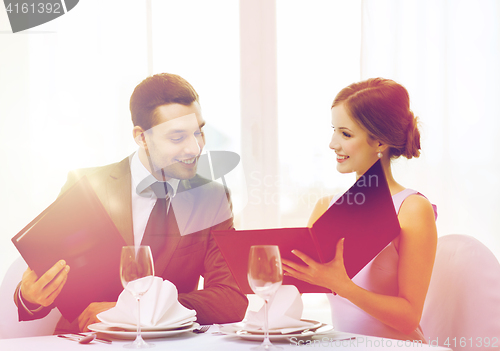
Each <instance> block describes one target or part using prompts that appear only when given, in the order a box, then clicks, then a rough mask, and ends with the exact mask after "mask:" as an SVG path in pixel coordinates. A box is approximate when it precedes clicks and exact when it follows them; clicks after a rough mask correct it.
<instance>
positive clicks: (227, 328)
mask: <svg viewBox="0 0 500 351" xmlns="http://www.w3.org/2000/svg"><path fill="white" fill-rule="evenodd" d="M311 322H313V321H311ZM315 323H316V322H315ZM320 325H321V326H320V327H319V328H318V329H316V330H308V329H306V330H304V331H302V332H297V333H290V334H269V339H270V340H286V339H289V338H293V337H295V338H306V337H311V336H313V335H317V334H323V333H328V332H331V331H332V330H333V326H331V325H328V324H323V323H320ZM219 332H221V333H222V334H226V335H233V336H237V337H240V338H242V339H245V340H255V341H262V340H263V339H264V334H252V333H250V332H248V331H247V330H244V329H242V328H241V324H239V323H235V324H229V325H224V326H221V327H219Z"/></svg>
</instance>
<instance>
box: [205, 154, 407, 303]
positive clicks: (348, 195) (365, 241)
mask: <svg viewBox="0 0 500 351" xmlns="http://www.w3.org/2000/svg"><path fill="white" fill-rule="evenodd" d="M400 230H401V228H400V226H399V221H398V217H397V214H396V211H395V208H394V204H393V201H392V197H391V193H390V191H389V187H388V185H387V181H386V178H385V174H384V171H383V169H382V166H381V163H380V160H378V161H377V162H375V164H373V166H372V167H370V169H369V170H368V171H367V172H366V173H365V174H364V175H363V176H361V177H360V178H359V179H358V180H357V181H356V183H355V184H354V185H353V186H352V187H351V188H350V189H349V190H348V191H346V192H345V193H344V194H343V195H342V196H341V197H340V198H339V199H338V200H337V201H336V202H335V203H334V204H332V206H330V208H329V209H328V210H327V211H326V212H325V213H324V214H323V215H322V216H321V217H320V218H319V219H318V220H317V221H316V222H315V223H314V224H313V226H312V227H311V228H308V227H303V228H279V229H258V230H221V231H215V230H214V231H212V235H213V236H214V238H215V241H216V242H217V245H218V246H219V249H220V251H221V252H222V255H223V256H224V259H225V260H226V262H227V264H228V266H229V269H230V270H231V273H232V274H233V277H234V278H235V280H236V282H237V283H238V286H239V287H240V289H241V291H242V292H243V293H245V294H252V293H253V292H252V290H251V289H250V286H249V284H248V280H247V268H248V253H249V250H250V246H252V245H278V246H279V248H280V254H281V257H283V258H286V259H288V260H291V261H294V262H297V263H302V264H303V262H302V261H301V260H300V259H299V258H298V257H297V256H295V255H294V254H292V253H291V251H292V250H293V249H297V250H299V251H302V252H304V253H305V254H307V255H308V256H309V257H311V258H313V259H314V260H316V261H317V262H322V263H325V262H329V261H331V260H332V259H333V258H334V257H335V251H336V245H337V242H338V241H339V240H340V239H341V238H345V241H344V264H345V267H346V271H347V274H348V275H349V277H350V278H352V277H354V276H355V275H356V274H357V273H358V272H359V271H360V270H361V269H362V268H363V267H364V266H365V265H366V264H368V263H369V262H370V261H371V260H372V259H373V258H375V256H377V254H378V253H379V252H380V251H381V250H382V249H384V248H385V247H386V246H387V245H388V244H389V243H390V242H391V241H392V240H394V239H395V238H396V237H397V236H398V235H399V233H400ZM283 284H284V285H295V286H297V288H298V289H299V291H300V292H301V293H324V292H330V291H329V290H328V289H326V288H323V287H320V286H317V285H312V284H309V283H306V282H303V281H300V280H297V279H295V278H292V277H289V276H285V277H284V278H283Z"/></svg>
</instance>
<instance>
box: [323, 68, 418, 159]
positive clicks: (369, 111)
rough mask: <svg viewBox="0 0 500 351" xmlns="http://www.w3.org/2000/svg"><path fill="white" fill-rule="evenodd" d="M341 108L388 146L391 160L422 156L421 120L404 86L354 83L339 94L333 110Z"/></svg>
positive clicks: (373, 81)
mask: <svg viewBox="0 0 500 351" xmlns="http://www.w3.org/2000/svg"><path fill="white" fill-rule="evenodd" d="M340 104H344V106H345V108H346V110H347V111H348V113H349V115H350V116H351V117H352V118H353V119H354V120H355V121H356V122H358V123H359V124H360V125H361V126H363V127H364V128H365V129H366V131H367V132H368V133H369V134H370V135H371V136H372V137H373V138H374V139H375V140H379V141H380V142H382V143H384V144H386V145H388V146H389V155H390V157H391V158H398V157H400V156H404V157H406V158H412V157H418V156H420V132H419V130H418V118H417V117H415V116H414V115H413V112H412V111H411V110H410V97H409V95H408V91H407V90H406V89H405V87H403V86H402V85H401V84H398V83H396V82H395V81H393V80H391V79H384V78H370V79H367V80H364V81H361V82H358V83H353V84H351V85H349V86H347V87H346V88H344V89H342V90H341V91H340V92H339V93H338V94H337V96H336V97H335V100H334V101H333V104H332V107H335V106H337V105H340Z"/></svg>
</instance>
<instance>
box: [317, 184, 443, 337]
mask: <svg viewBox="0 0 500 351" xmlns="http://www.w3.org/2000/svg"><path fill="white" fill-rule="evenodd" d="M414 194H418V195H421V196H423V195H422V194H420V193H419V192H417V191H415V190H412V189H405V190H403V191H401V192H399V193H397V194H395V195H394V196H393V197H392V201H393V202H394V207H395V209H396V213H399V209H400V207H401V204H402V203H403V201H404V200H405V199H406V198H407V197H408V196H410V195H414ZM337 198H338V197H334V199H333V200H332V202H331V204H330V206H331V205H332V204H333V203H334V202H335V201H336V200H337ZM432 206H433V208H434V215H435V217H436V218H437V212H436V206H435V205H432ZM398 260H399V255H398V252H397V250H396V247H395V246H394V242H391V243H390V244H389V245H387V246H386V247H385V249H383V250H382V251H381V252H380V253H379V254H378V255H377V256H376V257H375V258H374V259H373V260H372V261H371V262H370V263H368V264H367V265H366V266H365V267H364V268H363V269H362V270H361V271H359V273H358V274H357V275H356V276H355V277H354V278H353V279H352V281H353V282H354V283H356V285H358V286H360V287H362V288H364V289H366V290H369V291H372V292H374V293H377V294H383V295H391V296H397V295H398V276H397V272H398ZM327 296H328V300H329V301H330V306H331V309H332V324H333V326H334V327H335V329H336V330H339V331H344V332H350V333H356V334H363V335H371V336H378V337H384V338H391V339H402V340H422V342H424V343H425V342H426V340H425V338H424V335H423V333H422V329H421V328H420V326H419V327H418V328H417V329H416V330H415V331H414V332H413V333H411V334H409V335H407V334H403V333H401V332H399V331H397V330H396V329H394V328H391V327H389V326H388V325H386V324H384V323H382V322H381V321H379V320H378V319H376V318H374V317H372V316H371V315H369V314H368V313H366V312H365V311H363V310H362V309H360V308H359V307H357V306H356V305H354V304H353V303H351V302H350V301H349V300H347V299H345V298H343V297H340V296H338V295H335V296H334V295H333V294H327Z"/></svg>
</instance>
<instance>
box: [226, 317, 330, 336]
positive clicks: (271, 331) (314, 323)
mask: <svg viewBox="0 0 500 351" xmlns="http://www.w3.org/2000/svg"><path fill="white" fill-rule="evenodd" d="M301 321H302V322H309V323H311V324H312V325H310V326H304V327H298V328H279V330H276V329H269V334H282V333H281V331H280V330H281V329H295V330H294V331H293V333H295V334H297V333H300V332H302V331H303V330H306V329H317V328H319V327H321V324H323V323H321V322H317V321H312V320H310V319H301ZM233 325H234V326H235V327H236V328H238V329H239V330H245V331H247V332H249V333H252V334H259V335H264V331H263V330H262V329H251V328H245V323H243V322H240V323H234V324H233ZM286 334H289V333H286ZM286 334H285V335H286Z"/></svg>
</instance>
